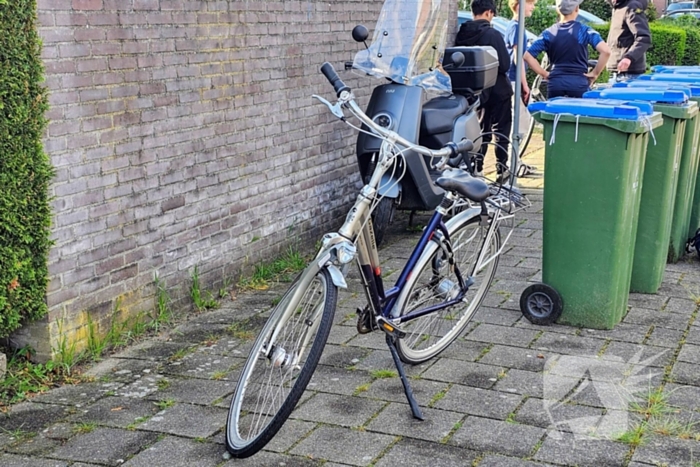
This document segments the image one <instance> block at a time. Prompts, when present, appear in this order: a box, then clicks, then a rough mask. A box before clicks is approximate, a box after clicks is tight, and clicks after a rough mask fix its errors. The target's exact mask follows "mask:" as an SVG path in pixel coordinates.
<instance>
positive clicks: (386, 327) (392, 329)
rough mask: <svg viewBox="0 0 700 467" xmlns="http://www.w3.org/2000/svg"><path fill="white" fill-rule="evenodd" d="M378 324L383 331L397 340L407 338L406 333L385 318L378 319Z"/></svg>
mask: <svg viewBox="0 0 700 467" xmlns="http://www.w3.org/2000/svg"><path fill="white" fill-rule="evenodd" d="M377 324H378V325H379V329H381V330H382V331H384V332H385V333H387V334H388V335H390V336H392V337H395V338H396V339H403V338H404V337H406V333H405V332H403V331H402V330H401V329H399V328H397V327H396V326H394V325H393V324H391V323H390V322H389V321H387V320H386V318H384V317H383V316H380V317H378V318H377Z"/></svg>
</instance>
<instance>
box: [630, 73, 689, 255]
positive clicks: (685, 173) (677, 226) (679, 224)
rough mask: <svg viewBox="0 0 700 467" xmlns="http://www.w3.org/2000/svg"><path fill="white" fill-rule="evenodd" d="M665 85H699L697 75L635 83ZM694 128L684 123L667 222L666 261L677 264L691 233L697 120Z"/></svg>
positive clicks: (658, 76) (672, 75)
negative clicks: (669, 224) (650, 82)
mask: <svg viewBox="0 0 700 467" xmlns="http://www.w3.org/2000/svg"><path fill="white" fill-rule="evenodd" d="M647 80H648V81H652V82H658V81H661V82H666V83H675V84H691V85H692V84H695V85H698V84H700V75H693V74H675V73H654V74H652V75H643V76H640V77H639V78H638V79H637V80H636V81H647ZM691 100H692V101H695V102H697V103H698V104H699V105H700V96H698V95H693V96H692V97H691ZM694 121H695V125H693V124H692V123H691V122H688V124H687V125H686V130H685V138H684V140H683V148H682V152H681V160H680V165H679V167H678V188H677V190H676V201H675V204H674V207H673V219H672V222H671V240H670V243H669V247H668V261H669V262H671V263H675V262H677V261H678V260H679V259H680V258H681V256H683V253H684V251H685V245H686V242H687V241H688V237H689V231H690V230H691V228H692V226H691V211H692V210H693V197H694V194H695V185H696V182H697V177H698V165H699V164H700V151H699V150H698V142H699V139H700V116H698V117H695V119H694Z"/></svg>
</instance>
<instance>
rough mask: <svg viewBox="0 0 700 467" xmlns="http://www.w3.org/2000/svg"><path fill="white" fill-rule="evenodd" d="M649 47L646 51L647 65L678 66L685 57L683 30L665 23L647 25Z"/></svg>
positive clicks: (684, 35)
mask: <svg viewBox="0 0 700 467" xmlns="http://www.w3.org/2000/svg"><path fill="white" fill-rule="evenodd" d="M649 29H650V30H651V47H649V50H647V64H648V65H650V66H651V65H680V64H681V62H682V61H683V56H684V55H685V41H686V34H685V30H683V29H681V28H678V27H675V26H670V25H667V24H665V23H661V22H658V21H657V22H655V23H649Z"/></svg>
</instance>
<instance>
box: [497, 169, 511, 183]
mask: <svg viewBox="0 0 700 467" xmlns="http://www.w3.org/2000/svg"><path fill="white" fill-rule="evenodd" d="M508 182H510V170H508V169H506V170H504V171H503V172H501V173H499V174H498V177H497V178H496V183H500V184H501V185H503V184H504V183H508Z"/></svg>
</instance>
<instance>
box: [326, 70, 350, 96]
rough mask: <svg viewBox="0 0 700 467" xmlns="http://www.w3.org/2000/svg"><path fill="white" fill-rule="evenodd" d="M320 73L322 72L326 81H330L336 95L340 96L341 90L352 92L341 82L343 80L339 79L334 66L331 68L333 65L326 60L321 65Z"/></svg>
mask: <svg viewBox="0 0 700 467" xmlns="http://www.w3.org/2000/svg"><path fill="white" fill-rule="evenodd" d="M321 73H323V75H324V76H325V77H326V79H327V80H328V82H329V83H331V86H333V89H335V93H336V94H337V95H338V97H340V95H341V94H342V93H343V91H347V92H352V90H351V89H350V88H349V87H347V86H346V85H345V83H343V80H341V79H340V77H339V76H338V73H336V72H335V68H333V65H331V64H330V63H328V62H326V63H324V64H323V65H321Z"/></svg>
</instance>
